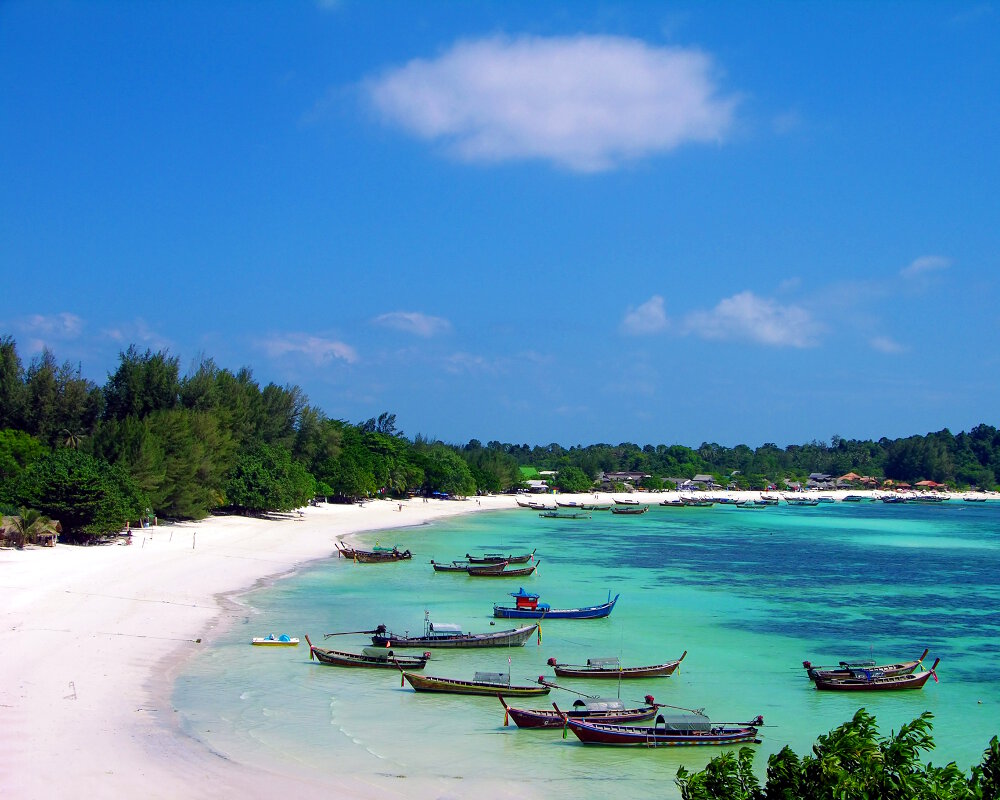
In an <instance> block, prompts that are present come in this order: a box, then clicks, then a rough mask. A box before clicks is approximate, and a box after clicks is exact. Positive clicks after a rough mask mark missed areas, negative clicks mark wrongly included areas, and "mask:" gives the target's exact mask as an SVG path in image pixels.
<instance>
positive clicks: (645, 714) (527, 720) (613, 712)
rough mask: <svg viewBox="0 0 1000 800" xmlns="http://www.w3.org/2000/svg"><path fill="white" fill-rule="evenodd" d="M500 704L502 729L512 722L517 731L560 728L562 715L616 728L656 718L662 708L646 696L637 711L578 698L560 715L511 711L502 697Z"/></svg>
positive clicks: (602, 699)
mask: <svg viewBox="0 0 1000 800" xmlns="http://www.w3.org/2000/svg"><path fill="white" fill-rule="evenodd" d="M500 702H501V704H503V707H504V714H503V724H504V726H505V727H506V725H507V723H508V720H514V724H515V725H517V727H519V728H561V727H563V725H564V722H563V714H565V715H566V716H568V717H570V718H571V719H582V720H586V721H587V722H611V723H616V724H619V725H621V724H626V723H632V722H643V721H645V720H648V719H652V718H653V717H655V716H656V712H657V711H658V710H659V709H661V708H662V707H663V706H662V705H660V704H659V703H655V702H653V695H651V694H647V695H646V705H644V706H638V707H636V708H626V707H625V704H624V703H623V702H622V701H621V700H619V699H617V698H606V697H587V698H580V699H579V700H576V701H574V703H573V707H572V708H571V709H570V710H568V711H565V712H562V713H560V712H559V711H554V710H552V709H544V708H514V707H513V706H509V705H507V701H506V700H504V699H503V698H502V697H501V698H500Z"/></svg>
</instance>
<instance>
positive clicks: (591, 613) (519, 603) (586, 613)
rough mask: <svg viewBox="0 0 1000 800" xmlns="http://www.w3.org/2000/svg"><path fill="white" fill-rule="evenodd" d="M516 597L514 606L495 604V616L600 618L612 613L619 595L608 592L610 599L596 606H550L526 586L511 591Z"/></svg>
mask: <svg viewBox="0 0 1000 800" xmlns="http://www.w3.org/2000/svg"><path fill="white" fill-rule="evenodd" d="M510 596H511V597H513V598H514V605H513V606H499V605H496V604H494V606H493V616H494V617H502V618H506V619H600V618H601V617H606V616H608V615H609V614H610V613H611V610H612V609H613V608H614V607H615V603H617V602H618V597H619V595H617V594H616V595H615V596H614V599H612V597H611V592H608V601H607V602H606V603H601V604H600V605H596V606H584V607H582V608H550V607H549V604H548V603H539V602H538V595H537V594H533V593H532V592H526V591H524V587H522V588H520V589H518V591H516V592H510Z"/></svg>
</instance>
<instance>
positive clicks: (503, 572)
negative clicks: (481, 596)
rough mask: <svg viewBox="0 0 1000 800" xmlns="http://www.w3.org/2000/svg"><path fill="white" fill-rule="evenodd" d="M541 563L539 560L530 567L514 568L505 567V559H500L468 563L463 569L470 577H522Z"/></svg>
mask: <svg viewBox="0 0 1000 800" xmlns="http://www.w3.org/2000/svg"><path fill="white" fill-rule="evenodd" d="M541 563H542V562H541V560H539V561H536V562H535V563H534V564H532V565H531V566H530V567H515V568H514V569H507V562H506V561H501V562H500V563H499V564H476V565H471V564H470V565H469V567H468V568H467V569H466V570H465V571H466V572H467V573H468V574H469V576H470V577H472V578H524V577H527V576H528V575H530V574H531V573H532V572H534V571H535V570H536V569H538V565H539V564H541Z"/></svg>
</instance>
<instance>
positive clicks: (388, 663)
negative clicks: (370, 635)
mask: <svg viewBox="0 0 1000 800" xmlns="http://www.w3.org/2000/svg"><path fill="white" fill-rule="evenodd" d="M306 643H307V644H308V645H309V658H310V660H312V659H313V658H315V659H316V660H317V661H319V663H320V664H327V665H328V666H333V667H368V668H382V669H423V668H424V667H425V666H427V660H428V659H429V658H430V657H431V654H430V653H424V654H423V655H419V656H407V655H396V654H395V653H394V652H393V651H392V650H391V649H389V648H386V647H364V648H362V649H361V652H360V653H349V652H346V651H344V650H330V649H329V648H326V647H317V646H316V645H314V644H313V643H312V641H310V639H309V637H308V636H306Z"/></svg>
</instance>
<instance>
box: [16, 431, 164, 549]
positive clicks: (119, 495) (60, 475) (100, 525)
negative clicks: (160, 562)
mask: <svg viewBox="0 0 1000 800" xmlns="http://www.w3.org/2000/svg"><path fill="white" fill-rule="evenodd" d="M2 490H3V491H2V496H0V502H7V503H11V504H13V505H19V506H25V507H27V508H34V509H38V510H39V511H40V512H41V513H42V514H44V515H45V516H47V517H49V518H50V519H57V520H59V521H60V523H62V526H63V531H64V533H65V536H64V538H65V539H66V540H68V541H79V540H85V539H88V538H91V537H95V536H103V535H106V534H110V533H116V532H117V531H119V530H121V529H122V528H123V527H124V526H125V523H126V522H127V521H128V520H130V519H138V517H139V516H140V515H141V514H142V513H143V511H144V510H145V509H146V508H148V507H149V502H148V498H147V497H146V496H145V494H144V493H143V492H142V490H141V489H139V487H138V485H137V484H136V483H135V481H134V480H132V478H131V476H130V475H129V474H128V473H127V472H126V471H125V470H124V469H122V468H121V467H112V466H110V465H109V464H108V463H107V462H106V461H104V460H103V459H96V458H94V457H93V456H90V455H88V454H86V453H82V452H80V451H79V450H71V449H69V448H59V449H57V450H55V451H53V452H52V453H50V454H48V455H47V456H45V457H43V458H40V459H38V460H37V461H35V462H33V463H32V464H30V465H29V466H27V467H26V468H25V469H24V470H22V472H21V473H20V474H19V475H18V476H17V477H16V478H15V479H14V480H13V481H10V482H9V483H6V484H4V485H3V487H2Z"/></svg>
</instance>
